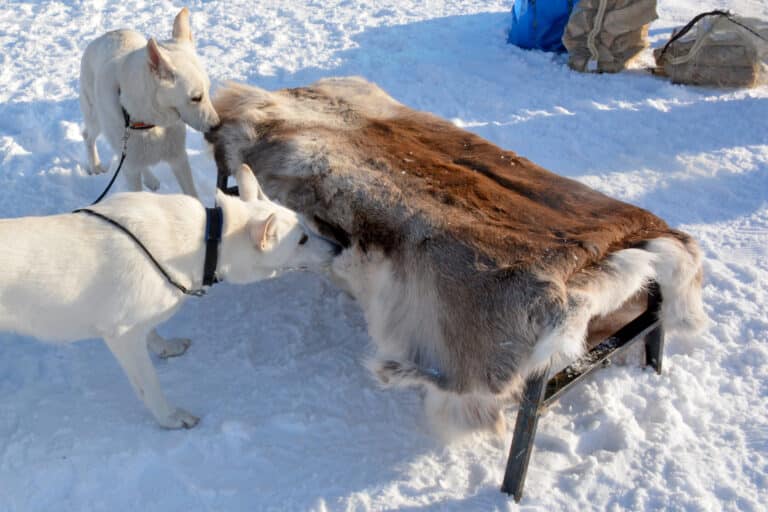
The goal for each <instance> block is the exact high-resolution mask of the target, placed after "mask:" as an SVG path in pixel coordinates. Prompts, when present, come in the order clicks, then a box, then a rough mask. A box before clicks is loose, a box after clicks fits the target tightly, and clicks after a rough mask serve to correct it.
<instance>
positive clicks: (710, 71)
mask: <svg viewBox="0 0 768 512" xmlns="http://www.w3.org/2000/svg"><path fill="white" fill-rule="evenodd" d="M653 54H654V57H655V58H656V66H657V68H656V69H655V70H654V72H655V73H656V74H661V75H666V76H668V77H669V78H670V79H671V80H672V82H674V83H681V84H691V85H711V86H716V87H755V86H756V85H760V84H761V83H766V82H768V22H765V21H761V20H757V19H754V18H742V17H739V16H735V15H733V14H731V13H729V12H726V11H719V10H716V11H710V12H705V13H702V14H699V15H698V16H696V17H695V18H693V19H692V20H691V21H690V22H689V23H688V24H687V25H685V26H684V27H682V28H679V29H676V30H675V31H674V32H673V33H672V37H671V38H670V40H669V41H668V42H667V44H665V45H664V47H663V48H657V49H656V50H654V52H653Z"/></svg>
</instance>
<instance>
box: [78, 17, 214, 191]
mask: <svg viewBox="0 0 768 512" xmlns="http://www.w3.org/2000/svg"><path fill="white" fill-rule="evenodd" d="M209 89H210V81H209V80H208V76H207V75H206V73H205V70H204V69H203V66H202V65H201V64H200V61H199V60H198V58H197V55H196V54H195V47H194V45H193V43H192V32H191V30H190V26H189V10H187V8H186V7H185V8H184V9H182V10H181V12H179V14H178V15H177V16H176V19H175V20H174V22H173V39H171V40H169V41H163V42H161V43H157V42H156V41H155V40H154V39H150V40H149V42H147V40H146V39H144V37H143V36H142V35H141V34H139V33H137V32H134V31H132V30H115V31H112V32H108V33H106V34H104V35H103V36H101V37H99V38H98V39H96V40H95V41H93V42H92V43H91V44H89V45H88V47H87V48H86V49H85V53H84V54H83V59H82V61H81V63H80V108H81V109H82V112H83V118H84V119H85V128H84V130H83V139H84V140H85V147H86V152H87V154H88V163H89V165H90V172H91V173H93V174H99V173H102V172H104V171H105V170H106V169H105V168H104V167H103V166H102V165H101V162H100V161H99V154H98V152H97V150H96V138H97V137H98V136H99V134H100V133H104V135H105V136H106V137H107V140H108V141H109V144H110V145H111V146H112V149H113V151H115V153H117V154H120V153H121V152H122V150H123V137H124V136H125V135H126V134H128V135H129V137H128V144H127V156H126V158H125V162H124V164H123V167H124V168H123V169H122V171H121V172H124V173H125V176H126V178H127V180H128V186H129V187H130V189H131V190H135V191H140V190H141V177H142V175H143V176H144V184H145V185H146V186H147V188H149V189H151V190H156V189H157V187H158V186H159V182H158V180H157V178H156V177H155V176H154V175H153V174H152V173H151V172H150V170H149V166H150V165H154V164H156V163H159V162H163V161H164V162H168V164H169V165H170V166H171V169H172V170H173V173H174V175H175V176H176V179H177V180H178V182H179V185H180V186H181V190H182V191H183V192H184V193H185V194H188V195H191V196H197V191H196V190H195V184H194V181H193V180H192V171H191V169H190V167H189V161H188V159H187V152H186V149H185V144H186V127H185V126H184V124H185V123H186V124H188V125H189V126H191V127H192V128H194V129H196V130H199V131H201V132H207V131H208V130H210V129H211V128H212V127H214V126H216V125H218V124H219V117H218V116H217V115H216V111H215V110H214V108H213V106H212V105H211V100H210V96H209ZM126 124H129V125H130V127H131V129H129V128H128V127H126Z"/></svg>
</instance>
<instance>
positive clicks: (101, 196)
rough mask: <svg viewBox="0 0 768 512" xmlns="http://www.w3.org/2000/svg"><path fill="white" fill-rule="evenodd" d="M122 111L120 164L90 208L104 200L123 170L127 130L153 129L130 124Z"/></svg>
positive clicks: (129, 119)
mask: <svg viewBox="0 0 768 512" xmlns="http://www.w3.org/2000/svg"><path fill="white" fill-rule="evenodd" d="M120 108H121V109H122V111H123V120H124V121H125V124H124V125H123V126H124V131H123V151H122V153H121V154H120V163H118V164H117V169H115V173H114V174H113V175H112V179H111V180H109V183H108V184H107V188H105V189H104V191H103V192H102V193H101V195H100V196H99V197H97V198H96V200H95V201H94V202H92V203H91V206H93V205H95V204H98V203H100V202H101V200H102V199H104V196H106V195H107V193H109V189H111V188H112V185H113V184H114V183H115V180H116V179H117V175H118V174H120V169H122V168H123V162H125V155H126V154H127V153H128V135H129V134H130V131H129V130H151V129H152V128H154V127H155V125H153V124H144V123H133V124H131V116H130V115H128V111H127V110H125V107H123V106H121V107H120Z"/></svg>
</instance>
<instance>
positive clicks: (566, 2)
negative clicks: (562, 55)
mask: <svg viewBox="0 0 768 512" xmlns="http://www.w3.org/2000/svg"><path fill="white" fill-rule="evenodd" d="M577 2H578V0H515V3H514V5H513V6H512V28H510V29H509V37H508V38H507V42H508V43H512V44H514V45H517V46H519V47H520V48H525V49H527V50H544V51H545V52H564V51H565V46H563V42H562V38H563V32H565V25H567V24H568V18H569V17H570V16H571V11H572V10H573V6H574V5H575V4H576V3H577Z"/></svg>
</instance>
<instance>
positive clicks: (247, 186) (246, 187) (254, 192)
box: [235, 164, 267, 202]
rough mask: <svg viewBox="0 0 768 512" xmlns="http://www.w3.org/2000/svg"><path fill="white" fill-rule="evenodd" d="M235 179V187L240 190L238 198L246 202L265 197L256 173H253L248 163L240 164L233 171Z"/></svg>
mask: <svg viewBox="0 0 768 512" xmlns="http://www.w3.org/2000/svg"><path fill="white" fill-rule="evenodd" d="M235 181H237V188H238V190H239V191H240V199H242V200H243V201H246V202H248V201H256V200H264V199H266V198H267V196H266V195H265V194H264V191H262V190H261V186H260V185H259V182H258V180H257V179H256V175H254V174H253V171H252V170H251V168H250V167H249V166H248V164H241V165H240V168H239V169H238V170H237V173H235Z"/></svg>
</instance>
